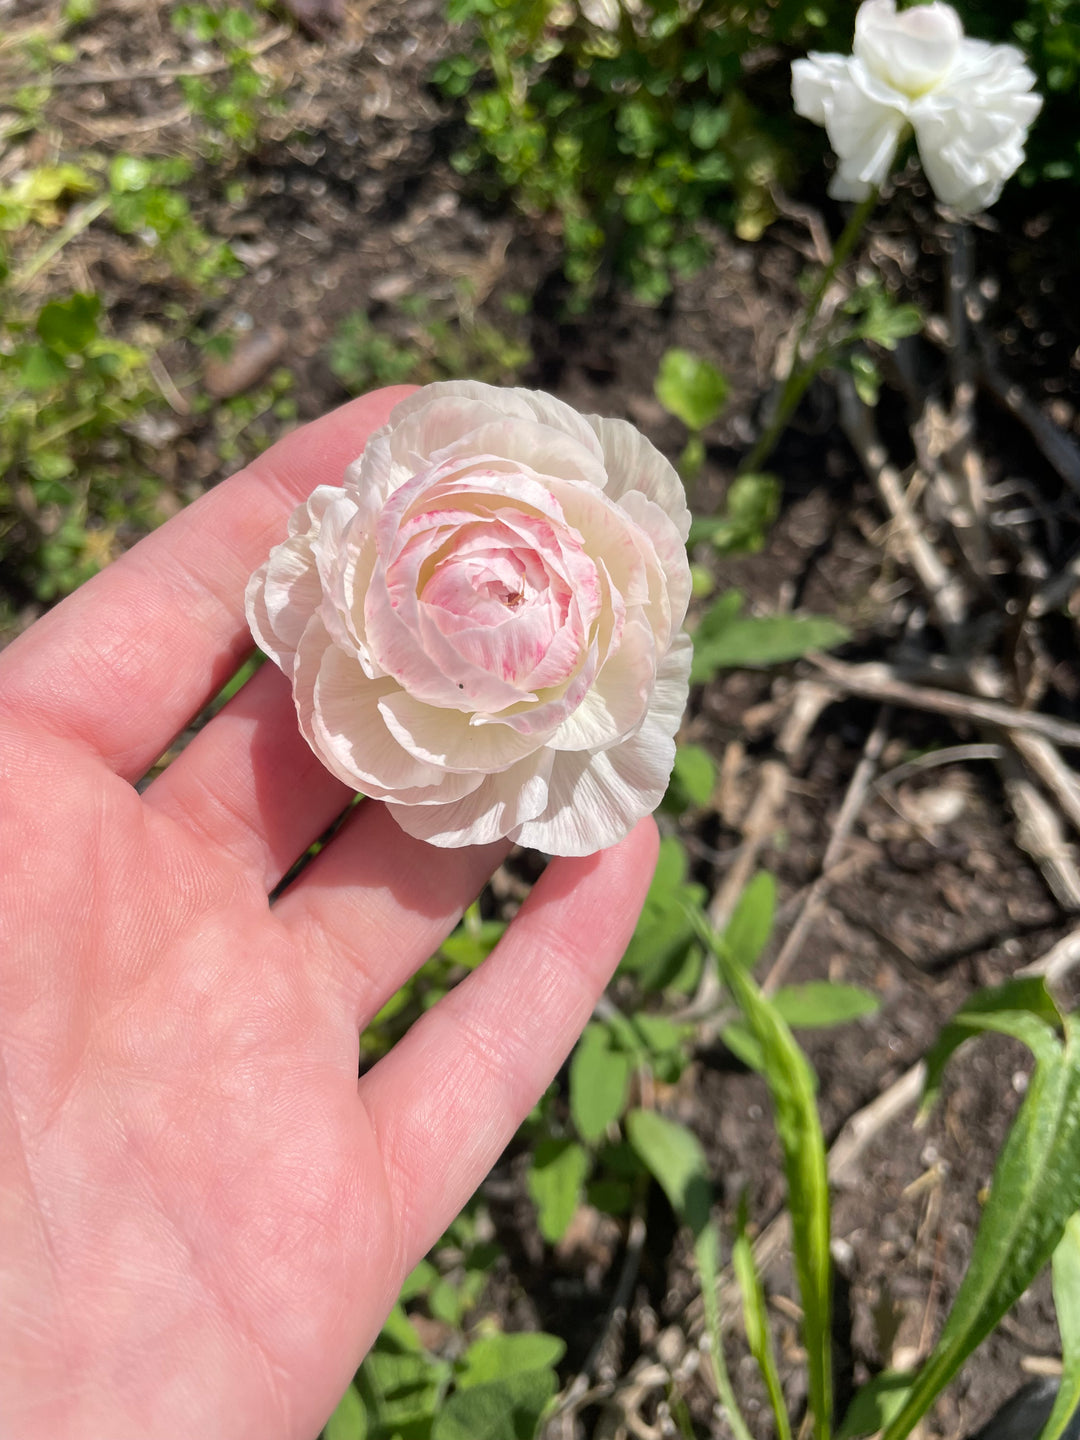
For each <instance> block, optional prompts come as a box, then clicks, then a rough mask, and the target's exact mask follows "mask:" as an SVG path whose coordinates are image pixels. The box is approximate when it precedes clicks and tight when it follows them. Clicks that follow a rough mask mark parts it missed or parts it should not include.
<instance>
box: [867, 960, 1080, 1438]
mask: <svg viewBox="0 0 1080 1440" xmlns="http://www.w3.org/2000/svg"><path fill="white" fill-rule="evenodd" d="M1029 1007H1030V1008H1029ZM1048 1016H1049V1018H1048ZM1059 1026H1063V1027H1064V1040H1063V1041H1062V1040H1061V1039H1059V1038H1058V1034H1057V1030H1058V1027H1059ZM986 1030H995V1031H998V1032H1000V1033H1003V1034H1006V1035H1011V1036H1013V1037H1014V1038H1015V1039H1018V1040H1021V1041H1023V1043H1024V1044H1025V1045H1027V1046H1028V1047H1029V1048H1030V1049H1031V1050H1032V1052H1033V1053H1034V1055H1035V1070H1034V1073H1033V1075H1032V1077H1031V1081H1030V1083H1029V1085H1028V1089H1027V1093H1026V1094H1025V1096H1024V1101H1023V1104H1022V1105H1021V1107H1020V1112H1019V1114H1018V1115H1017V1117H1016V1119H1015V1121H1014V1122H1013V1125H1012V1128H1011V1130H1010V1131H1009V1136H1008V1139H1007V1140H1006V1142H1005V1145H1004V1147H1003V1148H1002V1151H1001V1154H1000V1155H999V1157H998V1162H997V1166H996V1167H995V1170H994V1178H993V1182H992V1184H991V1187H990V1195H989V1198H988V1199H987V1202H986V1205H985V1207H984V1209H983V1213H982V1218H981V1221H980V1223H979V1229H978V1232H977V1234H976V1236H975V1244H974V1248H973V1250H972V1255H971V1260H970V1262H969V1264H968V1268H967V1271H966V1273H965V1275H964V1279H963V1281H962V1283H961V1285H960V1289H959V1291H958V1292H957V1295H956V1298H955V1300H954V1301H953V1305H952V1309H951V1310H950V1311H949V1315H948V1317H947V1319H946V1321H945V1326H944V1328H943V1330H942V1332H941V1335H940V1337H939V1339H938V1342H937V1344H936V1345H935V1347H934V1350H933V1352H932V1353H931V1355H930V1357H929V1358H928V1360H927V1361H926V1363H925V1364H924V1365H923V1366H922V1368H921V1369H920V1370H919V1372H918V1374H917V1375H916V1376H915V1378H914V1379H913V1381H912V1384H911V1389H910V1391H909V1392H908V1394H907V1396H906V1397H905V1400H904V1404H903V1406H902V1408H901V1410H900V1412H899V1414H898V1415H896V1417H895V1418H894V1419H892V1420H891V1421H890V1423H889V1424H888V1426H887V1427H886V1429H885V1432H884V1437H883V1440H903V1437H904V1436H906V1435H908V1434H909V1433H910V1431H911V1430H912V1428H913V1427H914V1425H915V1424H916V1423H917V1422H918V1420H919V1419H920V1418H921V1416H922V1415H924V1414H925V1413H926V1411H927V1409H928V1408H929V1407H930V1405H932V1404H933V1402H934V1400H935V1398H936V1397H937V1396H938V1395H939V1394H940V1392H941V1391H942V1389H943V1388H944V1387H945V1386H946V1385H947V1384H948V1383H949V1382H950V1381H951V1380H952V1379H953V1378H954V1376H955V1375H956V1374H957V1372H958V1371H959V1369H960V1367H961V1366H962V1365H963V1363H964V1361H965V1360H966V1359H967V1358H968V1356H969V1355H970V1354H971V1353H972V1351H973V1350H974V1349H975V1348H976V1347H977V1346H978V1345H980V1344H981V1343H982V1341H983V1340H985V1339H986V1337H987V1336H988V1335H989V1334H990V1333H991V1332H992V1331H993V1330H994V1329H995V1327H996V1326H997V1325H998V1323H999V1322H1000V1320H1001V1319H1002V1317H1003V1316H1004V1315H1005V1314H1006V1313H1007V1312H1008V1311H1009V1310H1010V1309H1011V1308H1012V1306H1013V1305H1014V1304H1015V1303H1016V1301H1017V1300H1019V1298H1020V1296H1021V1295H1022V1294H1023V1293H1024V1291H1025V1290H1026V1289H1027V1287H1028V1286H1029V1285H1030V1284H1031V1282H1032V1281H1033V1280H1034V1279H1035V1277H1036V1276H1037V1275H1038V1274H1039V1272H1040V1270H1042V1268H1043V1266H1044V1265H1045V1264H1046V1263H1047V1262H1048V1261H1049V1260H1050V1258H1051V1256H1052V1255H1053V1253H1054V1251H1055V1249H1056V1247H1057V1246H1058V1244H1059V1243H1060V1241H1061V1239H1062V1236H1063V1235H1064V1233H1065V1227H1066V1224H1067V1223H1068V1221H1069V1219H1070V1218H1071V1217H1072V1216H1073V1215H1074V1214H1075V1213H1076V1211H1077V1210H1078V1209H1080V1036H1078V1033H1077V1029H1076V1024H1075V1021H1074V1020H1073V1019H1072V1017H1068V1016H1066V1017H1061V1016H1059V1015H1058V1013H1057V1011H1056V1009H1053V1007H1052V1001H1050V997H1049V996H1048V994H1047V992H1046V991H1045V988H1044V987H1043V986H1042V985H1041V983H1040V982H1038V981H1035V982H1031V983H1030V984H1029V982H1026V981H1013V982H1011V983H1009V984H1007V985H1005V986H1002V987H1000V988H999V989H997V990H996V991H990V992H985V993H984V994H982V995H980V996H979V997H977V999H976V1001H975V1003H969V1004H968V1005H966V1006H965V1007H964V1008H963V1009H962V1010H961V1011H959V1013H958V1014H957V1015H955V1016H954V1017H953V1020H952V1022H951V1023H950V1025H949V1026H948V1027H947V1029H946V1031H945V1032H944V1033H943V1036H942V1038H941V1040H940V1041H939V1042H938V1045H937V1046H936V1047H935V1049H934V1051H933V1052H932V1054H931V1056H930V1057H928V1061H927V1084H928V1087H931V1086H932V1087H934V1088H935V1089H936V1085H937V1084H939V1083H940V1073H941V1069H942V1067H943V1066H944V1064H945V1062H946V1061H947V1059H948V1057H949V1055H950V1054H951V1053H952V1051H953V1050H954V1049H955V1048H956V1046H957V1045H959V1044H961V1043H962V1042H963V1040H964V1039H966V1038H969V1037H970V1036H973V1035H975V1034H978V1033H979V1032H981V1031H986Z"/></svg>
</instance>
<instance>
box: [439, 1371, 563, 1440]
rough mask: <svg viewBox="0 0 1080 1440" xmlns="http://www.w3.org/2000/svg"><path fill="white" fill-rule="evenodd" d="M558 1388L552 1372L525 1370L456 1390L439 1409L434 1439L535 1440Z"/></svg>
mask: <svg viewBox="0 0 1080 1440" xmlns="http://www.w3.org/2000/svg"><path fill="white" fill-rule="evenodd" d="M557 1385H558V1381H557V1379H556V1377H555V1373H554V1371H552V1370H525V1371H523V1372H522V1373H520V1374H518V1375H512V1376H509V1377H508V1378H506V1379H503V1380H494V1381H491V1382H489V1383H488V1384H486V1385H474V1386H472V1387H471V1388H470V1389H468V1390H456V1391H455V1392H454V1393H453V1395H451V1396H450V1398H449V1399H448V1400H446V1401H444V1402H443V1404H442V1405H441V1406H440V1407H439V1410H438V1413H437V1414H436V1416H435V1422H434V1424H433V1425H432V1427H431V1440H533V1437H534V1436H535V1435H536V1432H537V1429H538V1428H539V1425H540V1421H541V1419H542V1417H543V1414H544V1411H545V1410H546V1409H547V1405H548V1402H549V1401H550V1399H551V1397H552V1396H553V1395H554V1394H555V1390H556V1387H557Z"/></svg>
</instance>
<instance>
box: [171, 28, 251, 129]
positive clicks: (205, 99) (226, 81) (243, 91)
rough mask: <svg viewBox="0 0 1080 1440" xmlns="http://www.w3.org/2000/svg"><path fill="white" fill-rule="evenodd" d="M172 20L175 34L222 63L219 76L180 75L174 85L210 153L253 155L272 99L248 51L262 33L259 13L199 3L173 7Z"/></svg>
mask: <svg viewBox="0 0 1080 1440" xmlns="http://www.w3.org/2000/svg"><path fill="white" fill-rule="evenodd" d="M170 19H171V21H172V26H173V29H174V30H175V31H176V32H177V33H178V34H180V35H182V36H184V37H185V38H187V39H190V40H191V41H193V42H194V43H196V44H198V45H204V46H212V47H213V48H214V49H215V50H217V52H218V53H219V54H220V55H221V56H222V58H223V59H224V60H225V62H226V67H225V70H224V71H223V72H222V73H221V74H219V75H215V76H212V77H210V76H203V75H181V76H180V77H179V79H178V82H177V83H178V84H179V86H180V90H181V92H182V94H183V96H184V99H185V100H186V101H187V103H188V105H189V106H190V107H191V112H192V114H193V115H194V116H195V117H196V118H197V119H198V120H199V121H200V122H201V124H202V126H203V127H204V134H205V138H206V141H207V142H208V148H209V151H210V153H211V154H212V155H217V154H220V153H221V151H222V150H223V148H224V147H226V146H236V147H239V148H240V149H242V150H249V149H251V148H252V146H253V145H254V144H255V142H256V140H257V139H258V135H259V125H260V121H261V118H262V116H263V115H264V114H265V113H266V112H267V110H268V109H269V108H272V98H273V97H272V92H271V86H270V82H269V80H268V78H267V77H266V76H265V75H263V74H262V73H261V72H260V71H259V70H257V69H256V67H255V66H254V64H253V63H252V58H253V57H252V46H253V43H254V42H255V40H256V39H257V37H258V35H259V29H260V25H259V13H258V11H256V10H253V9H250V8H246V7H245V6H242V5H231V4H227V3H225V4H222V3H219V0H200V3H195V4H184V5H177V6H176V7H175V9H174V10H173V11H172V15H171V17H170Z"/></svg>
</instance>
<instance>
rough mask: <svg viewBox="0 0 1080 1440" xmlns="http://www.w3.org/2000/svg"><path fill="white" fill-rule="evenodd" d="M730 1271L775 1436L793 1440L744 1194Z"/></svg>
mask: <svg viewBox="0 0 1080 1440" xmlns="http://www.w3.org/2000/svg"><path fill="white" fill-rule="evenodd" d="M731 1268H732V1270H734V1272H735V1279H736V1280H737V1281H738V1282H739V1290H740V1292H741V1294H742V1304H743V1326H744V1328H745V1330H746V1343H747V1344H748V1345H749V1347H750V1354H751V1355H752V1356H753V1357H754V1360H755V1361H756V1363H757V1367H758V1369H759V1370H760V1371H761V1378H762V1379H763V1380H764V1382H765V1389H766V1392H767V1393H768V1396H769V1405H770V1407H771V1409H772V1412H773V1416H774V1418H775V1420H776V1433H777V1435H778V1436H779V1440H791V1422H790V1420H789V1419H788V1413H787V1406H786V1405H785V1403H784V1391H783V1388H782V1386H781V1384H780V1372H779V1371H778V1369H777V1366H776V1353H775V1351H774V1349H773V1341H772V1332H771V1330H770V1329H769V1312H768V1309H767V1307H766V1302H765V1287H764V1286H763V1285H762V1283H761V1275H760V1274H759V1272H758V1268H757V1262H756V1261H755V1259H754V1250H753V1246H752V1245H751V1244H750V1237H749V1235H748V1234H747V1233H746V1196H745V1195H743V1196H742V1198H741V1199H740V1201H739V1214H738V1220H737V1223H736V1232H735V1242H734V1244H733V1245H732V1247H731Z"/></svg>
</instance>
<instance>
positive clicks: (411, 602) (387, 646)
mask: <svg viewBox="0 0 1080 1440" xmlns="http://www.w3.org/2000/svg"><path fill="white" fill-rule="evenodd" d="M396 598H398V606H397V608H395V606H394V604H393V600H392V598H391V595H390V591H389V590H388V588H387V585H386V577H385V574H384V573H383V570H382V565H381V562H380V563H379V564H378V565H376V567H375V573H374V575H373V576H372V581H371V585H370V586H369V587H368V592H367V597H366V600H365V605H364V621H365V627H366V633H367V638H368V643H369V645H370V646H371V652H372V656H373V658H374V659H375V661H376V663H377V664H378V665H380V666H381V667H382V669H383V670H384V671H385V672H386V673H387V674H388V675H392V676H393V677H394V679H395V680H396V681H397V682H398V684H400V685H401V687H402V689H404V690H407V691H408V692H409V694H410V695H414V696H415V697H416V698H417V699H418V700H423V701H424V702H425V703H426V704H429V705H438V706H442V707H445V708H446V709H451V710H464V711H467V712H468V711H474V710H482V711H487V712H492V711H497V710H504V709H505V708H506V707H507V706H508V705H516V704H518V703H520V702H521V701H522V700H531V699H533V698H534V697H533V696H532V695H531V694H524V693H523V692H522V691H521V690H520V689H519V688H518V687H516V686H513V685H508V684H507V683H506V682H505V681H503V680H500V679H498V678H497V677H495V676H494V675H489V674H487V673H485V672H484V671H482V670H479V669H478V668H477V667H476V666H474V665H471V664H469V663H468V662H467V661H466V660H465V659H464V658H463V657H462V656H461V655H460V654H459V653H458V651H457V650H455V649H454V646H453V645H452V644H451V643H450V642H449V641H448V640H447V639H446V637H445V636H443V635H441V634H440V633H439V631H438V629H437V628H436V626H434V625H433V624H432V623H431V621H430V619H428V618H426V617H425V616H424V615H423V613H422V611H421V607H420V605H419V602H418V601H417V600H416V597H415V593H413V592H410V591H408V590H402V591H401V592H400V594H399V595H398V596H397V597H396Z"/></svg>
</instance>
